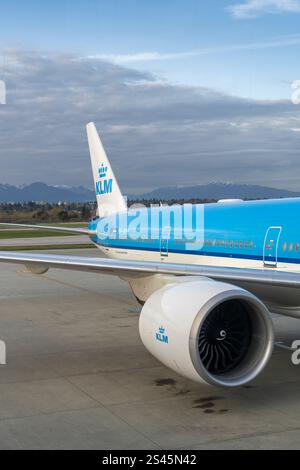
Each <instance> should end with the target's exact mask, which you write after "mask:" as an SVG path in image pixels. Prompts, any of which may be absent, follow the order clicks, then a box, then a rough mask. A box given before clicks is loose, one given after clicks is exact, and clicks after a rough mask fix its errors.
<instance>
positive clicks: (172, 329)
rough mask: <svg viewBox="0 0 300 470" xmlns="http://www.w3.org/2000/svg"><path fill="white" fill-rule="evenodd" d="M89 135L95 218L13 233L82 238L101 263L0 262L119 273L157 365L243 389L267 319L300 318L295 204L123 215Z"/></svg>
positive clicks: (266, 335) (260, 354)
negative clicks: (80, 224) (96, 251)
mask: <svg viewBox="0 0 300 470" xmlns="http://www.w3.org/2000/svg"><path fill="white" fill-rule="evenodd" d="M87 136H88V143H89V149H90V156H91V164H92V170H93V177H94V183H95V192H96V200H97V207H98V209H97V211H98V214H97V217H95V218H94V219H93V220H91V221H90V222H89V224H88V227H87V228H86V229H79V228H77V229H74V228H65V227H49V226H46V227H45V226H43V225H28V224H26V225H21V226H22V227H30V228H35V229H45V228H46V229H47V230H55V231H61V232H66V233H68V232H70V233H77V234H78V233H82V234H86V235H88V236H89V237H90V239H91V240H92V242H93V243H94V244H95V246H97V247H98V248H99V249H100V250H101V251H102V252H103V254H105V257H99V258H90V257H84V256H83V257H82V256H66V255H64V256H62V255H56V254H55V255H54V254H42V253H41V254H36V253H35V254H31V253H28V254H27V253H16V252H0V261H2V262H5V263H16V264H23V265H25V266H26V267H27V269H28V270H30V271H31V272H32V273H34V274H40V275H41V274H44V273H45V272H47V271H48V269H50V268H54V269H55V268H56V269H66V270H78V271H85V272H92V273H102V274H108V275H116V276H119V277H120V278H121V279H123V280H125V281H127V282H128V283H129V285H130V287H131V289H132V292H133V294H134V295H135V297H136V299H137V300H138V302H139V303H140V304H141V305H142V310H141V313H140V317H139V333H140V337H141V340H142V342H143V344H144V346H145V347H146V349H147V350H148V351H149V352H150V353H151V354H152V355H153V356H154V357H156V358H157V359H158V360H159V361H160V362H161V363H163V364H164V365H166V366H167V367H169V368H171V369H173V370H174V371H175V372H177V373H178V374H180V375H182V376H184V377H186V378H188V379H190V380H193V381H195V382H198V383H202V384H203V383H205V384H210V385H214V386H219V387H239V386H243V385H246V384H248V383H249V382H250V381H252V380H253V379H254V378H256V377H257V376H258V375H259V374H260V373H261V372H262V370H263V369H264V367H265V366H266V365H267V363H268V361H269V360H270V358H271V355H272V352H273V348H274V341H275V340H274V327H273V321H272V314H273V313H277V314H280V315H286V316H289V317H295V318H299V317H300V232H299V227H298V222H297V218H296V214H297V213H298V212H299V210H300V199H298V198H293V199H279V200H263V201H241V200H223V201H219V202H218V203H214V204H195V205H187V206H186V207H185V206H176V207H174V208H173V207H171V208H169V207H168V206H163V205H160V206H159V207H154V208H145V207H142V208H127V204H126V202H125V199H124V197H123V195H122V193H121V191H120V188H119V185H118V182H117V180H116V178H115V175H114V173H113V170H112V167H111V164H110V162H109V160H108V158H107V155H106V153H105V150H104V148H103V145H102V143H101V140H100V137H99V134H98V132H97V130H96V127H95V124H94V123H89V124H88V125H87ZM185 210H186V213H185ZM137 213H138V216H137ZM182 214H183V217H181V219H180V216H182ZM197 215H199V217H198V218H197ZM183 219H184V220H185V225H186V227H184V229H185V230H181V229H182V227H181V226H180V224H182V220H183ZM1 225H11V226H20V224H1ZM191 235H193V236H191Z"/></svg>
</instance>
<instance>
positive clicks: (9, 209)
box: [0, 201, 96, 223]
mask: <svg viewBox="0 0 300 470" xmlns="http://www.w3.org/2000/svg"><path fill="white" fill-rule="evenodd" d="M95 214H96V203H95V202H87V203H66V202H62V203H57V204H54V203H47V202H32V201H31V202H18V203H0V222H17V223H39V222H44V223H48V222H51V223H52V222H56V223H58V222H86V221H88V220H90V219H91V218H93V217H94V216H95Z"/></svg>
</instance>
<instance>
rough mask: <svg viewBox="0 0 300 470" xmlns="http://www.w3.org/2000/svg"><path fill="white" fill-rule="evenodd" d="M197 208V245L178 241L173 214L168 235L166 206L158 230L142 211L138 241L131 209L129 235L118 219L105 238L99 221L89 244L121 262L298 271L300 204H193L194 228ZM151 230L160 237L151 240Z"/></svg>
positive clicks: (93, 224)
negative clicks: (199, 216) (199, 213)
mask: <svg viewBox="0 0 300 470" xmlns="http://www.w3.org/2000/svg"><path fill="white" fill-rule="evenodd" d="M199 207H201V209H202V211H203V221H204V224H203V226H202V223H201V227H200V228H199V231H198V234H197V235H198V236H197V237H196V239H195V240H186V238H185V237H181V238H178V236H176V235H177V230H178V229H179V228H180V227H177V226H176V217H175V216H174V215H173V216H172V215H171V217H170V218H169V224H170V225H169V226H168V230H167V232H168V233H166V226H165V225H164V222H163V219H164V217H163V215H162V214H163V212H164V211H169V208H167V207H166V208H164V207H160V208H159V209H157V211H159V212H160V214H161V215H160V216H159V217H155V219H156V225H155V226H153V221H151V217H152V214H153V209H152V210H151V209H147V208H145V209H141V210H140V213H142V212H143V216H142V217H141V216H140V219H141V220H144V221H145V225H144V226H143V225H141V226H140V227H139V235H140V236H139V237H138V238H137V237H136V225H135V224H133V228H132V229H131V228H130V227H131V222H133V221H134V219H135V218H136V211H135V210H134V211H132V215H131V213H130V210H129V211H128V222H129V223H128V230H127V233H126V234H124V229H123V226H121V225H122V224H121V223H120V221H119V219H118V218H117V219H115V218H114V216H111V217H108V218H107V221H108V227H105V228H106V231H105V233H103V232H104V230H103V226H102V227H101V228H100V229H99V227H100V222H101V219H96V220H93V221H92V222H90V224H89V229H90V230H91V231H93V232H96V234H95V235H93V236H92V237H91V239H92V241H93V242H94V243H95V244H96V245H97V246H99V248H101V249H102V250H103V251H104V252H105V253H107V254H108V255H109V256H112V257H117V258H126V259H132V260H136V259H145V260H152V261H165V260H168V262H182V263H193V264H194V263H197V264H208V265H214V266H215V265H222V266H232V267H252V268H261V267H270V268H273V269H279V270H282V269H284V270H290V271H295V272H299V271H300V227H299V226H298V222H297V218H296V214H297V213H298V212H300V199H298V198H297V199H279V200H266V201H250V202H243V201H237V202H234V201H233V202H220V203H216V204H204V205H201V206H198V205H194V206H192V212H193V220H192V221H191V223H192V224H193V225H194V222H195V214H196V210H197V208H199ZM110 222H111V223H110ZM190 228H191V229H192V228H193V229H194V228H195V225H194V226H193V227H190ZM107 230H108V231H107ZM131 230H132V233H131ZM133 230H134V232H135V233H133ZM188 230H189V228H188ZM153 231H154V232H155V231H156V234H157V236H154V237H153ZM196 231H197V227H196ZM200 232H201V233H200ZM124 235H125V236H124Z"/></svg>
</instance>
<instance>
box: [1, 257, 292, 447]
mask: <svg viewBox="0 0 300 470" xmlns="http://www.w3.org/2000/svg"><path fill="white" fill-rule="evenodd" d="M58 253H59V254H62V253H63V251H62V250H59V252H58ZM67 253H68V254H76V255H84V256H89V255H90V256H99V251H98V250H96V249H91V250H68V251H67ZM0 305H1V307H0V338H1V339H2V340H4V341H5V342H6V346H7V365H3V366H0V449H256V448H258V449H297V448H298V447H300V425H299V422H300V400H299V395H300V366H294V365H292V364H291V354H290V352H288V351H284V350H281V349H276V350H275V353H274V355H273V358H272V360H271V362H270V364H269V366H268V367H267V368H266V370H265V371H264V372H263V373H262V375H261V376H260V377H259V378H258V379H257V380H255V381H254V382H253V383H251V384H250V385H248V386H246V387H242V388H239V389H233V390H228V389H217V388H214V387H210V386H205V385H202V386H201V385H199V384H196V383H193V382H191V381H189V380H186V379H184V378H182V377H180V376H179V375H177V374H175V373H174V372H172V371H171V370H169V369H167V368H166V367H164V366H163V365H161V364H160V363H159V362H158V361H157V360H156V359H154V358H153V357H152V356H151V355H150V354H149V353H148V352H147V351H146V350H145V348H144V347H143V345H142V343H141V341H140V338H139V333H138V308H137V304H136V301H135V299H134V298H133V296H132V294H131V292H130V289H129V288H128V286H127V284H126V283H124V282H122V281H121V280H119V279H118V278H115V277H111V276H105V275H100V274H88V273H82V272H79V273H77V272H68V271H62V270H52V271H49V272H48V273H47V274H46V275H43V276H34V275H32V274H28V273H23V272H22V267H20V268H19V267H17V266H16V265H9V264H4V263H3V264H0ZM274 322H275V326H276V332H277V339H278V340H283V341H286V342H288V343H290V342H291V341H292V340H293V339H300V321H298V320H293V319H287V318H283V317H279V316H276V317H275V318H274Z"/></svg>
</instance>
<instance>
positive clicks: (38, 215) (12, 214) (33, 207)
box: [0, 199, 217, 223]
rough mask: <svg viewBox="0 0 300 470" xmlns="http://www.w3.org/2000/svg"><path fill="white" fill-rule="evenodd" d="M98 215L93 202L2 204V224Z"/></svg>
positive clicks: (78, 219) (191, 201)
mask: <svg viewBox="0 0 300 470" xmlns="http://www.w3.org/2000/svg"><path fill="white" fill-rule="evenodd" d="M213 202H217V201H216V199H161V200H160V199H136V200H135V199H129V200H128V201H127V204H128V207H131V206H132V205H136V204H142V205H144V206H146V207H150V206H152V205H155V206H159V205H169V206H171V205H174V204H180V205H182V204H208V203H213ZM96 214H97V205H96V202H95V201H91V202H77V203H75V202H72V203H68V202H59V203H48V202H34V201H30V202H16V203H7V202H5V203H4V202H3V203H0V222H17V223H39V222H44V223H52V222H56V223H59V222H87V221H88V220H90V219H92V218H93V217H95V216H96Z"/></svg>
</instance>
